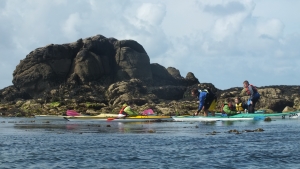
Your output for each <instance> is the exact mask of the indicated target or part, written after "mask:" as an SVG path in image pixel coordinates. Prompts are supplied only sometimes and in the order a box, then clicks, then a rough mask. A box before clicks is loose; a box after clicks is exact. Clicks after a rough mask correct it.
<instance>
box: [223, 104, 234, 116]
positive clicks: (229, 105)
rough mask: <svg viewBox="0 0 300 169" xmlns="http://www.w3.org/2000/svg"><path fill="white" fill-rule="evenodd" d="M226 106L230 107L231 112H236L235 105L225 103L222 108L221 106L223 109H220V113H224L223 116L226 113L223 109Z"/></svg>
mask: <svg viewBox="0 0 300 169" xmlns="http://www.w3.org/2000/svg"><path fill="white" fill-rule="evenodd" d="M225 105H228V107H229V109H230V110H232V111H233V110H234V107H233V105H232V104H231V103H224V104H222V106H221V108H220V112H221V113H222V114H225V112H224V110H223V108H224V106H225Z"/></svg>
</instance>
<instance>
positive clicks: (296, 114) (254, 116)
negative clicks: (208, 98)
mask: <svg viewBox="0 0 300 169" xmlns="http://www.w3.org/2000/svg"><path fill="white" fill-rule="evenodd" d="M299 116H300V112H290V113H272V114H237V115H234V116H229V117H227V116H221V115H216V116H208V117H204V116H172V118H173V119H174V121H241V120H263V119H265V118H266V117H270V118H271V119H296V118H298V117H299Z"/></svg>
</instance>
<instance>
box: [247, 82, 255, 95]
mask: <svg viewBox="0 0 300 169" xmlns="http://www.w3.org/2000/svg"><path fill="white" fill-rule="evenodd" d="M249 86H251V87H252V90H253V94H255V93H257V88H256V87H255V86H253V85H252V84H250V85H249ZM249 86H248V87H247V88H246V93H247V94H248V95H251V92H250V90H249Z"/></svg>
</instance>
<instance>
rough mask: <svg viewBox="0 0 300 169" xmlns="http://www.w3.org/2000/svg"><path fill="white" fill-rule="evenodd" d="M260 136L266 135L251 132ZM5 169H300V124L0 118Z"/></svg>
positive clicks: (0, 159) (1, 162) (0, 149)
mask: <svg viewBox="0 0 300 169" xmlns="http://www.w3.org/2000/svg"><path fill="white" fill-rule="evenodd" d="M258 128H261V129H263V130H264V131H262V132H244V131H245V130H255V129H258ZM229 130H238V131H239V132H240V133H241V134H236V133H229V132H228V131H229ZM0 168H1V169H5V168H7V169H11V168H22V169H31V168H34V169H38V168H47V169H48V168H50V169H51V168H99V169H100V168H138V169H140V168H180V169H181V168H205V169H206V168H238V169H240V168H255V169H256V168H266V169H270V168H271V169H276V168H278V169H283V168H284V169H285V168H300V119H299V120H297V119H292V120H291V119H285V120H276V121H271V122H264V121H236V122H221V121H218V122H209V123H207V122H206V123H204V122H192V123H191V122H156V123H149V122H144V123H136V122H135V123H118V122H99V123H95V122H94V123H80V122H67V121H49V122H45V121H37V120H35V119H34V118H0Z"/></svg>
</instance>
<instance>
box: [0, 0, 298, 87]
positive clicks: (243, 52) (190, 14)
mask: <svg viewBox="0 0 300 169" xmlns="http://www.w3.org/2000/svg"><path fill="white" fill-rule="evenodd" d="M297 4H299V3H298V2H297V3H296V2H294V1H291V2H289V1H287V2H281V1H259V0H244V1H237V0H230V1H223V0H214V1H211V0H201V1H196V0H194V1H182V0H165V1H160V0H144V1H136V0H124V1H118V2H117V1H110V0H101V1H99V0H86V1H82V0H75V1H70V0H55V1H52V0H43V1H39V0H22V1H21V0H1V1H0V39H1V40H0V50H1V54H0V66H1V67H0V71H1V72H0V79H1V81H0V88H3V87H5V86H8V84H11V80H12V72H13V70H14V69H15V67H16V66H17V64H19V61H20V60H21V59H24V58H25V56H26V55H27V54H28V53H30V51H32V50H34V49H36V48H38V47H43V46H46V45H47V44H51V43H53V44H62V43H70V42H74V41H76V40H77V39H79V38H86V37H90V36H94V35H96V34H102V35H104V36H106V37H114V38H116V39H119V40H123V39H133V40H136V41H137V42H138V43H140V44H141V45H142V46H143V47H144V48H145V50H146V52H147V53H148V55H149V56H150V62H151V63H154V62H155V63H159V64H161V65H163V66H165V67H169V66H172V67H176V68H177V69H179V70H180V72H181V74H182V75H183V76H185V75H186V73H187V72H193V73H194V74H195V75H196V77H197V78H198V79H199V80H200V81H201V82H211V83H213V84H215V85H216V87H219V88H222V89H224V88H229V87H233V86H235V85H236V84H237V85H240V84H241V81H243V80H245V79H246V78H247V79H248V80H249V81H254V83H255V84H256V85H271V84H298V83H299V82H298V81H297V80H296V79H299V75H298V74H297V73H296V72H297V70H296V68H297V67H298V65H299V64H300V63H299V62H300V60H299V59H300V58H299V56H300V51H299V49H298V48H299V47H298V46H299V45H298V44H299V43H300V32H299V23H300V19H299V17H298V18H297V17H296V16H297V14H298V13H299V12H298V8H297V7H296V6H297ZM270 9H274V10H270ZM228 77H229V78H228ZM283 81H284V82H283ZM285 82H286V83H285Z"/></svg>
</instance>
